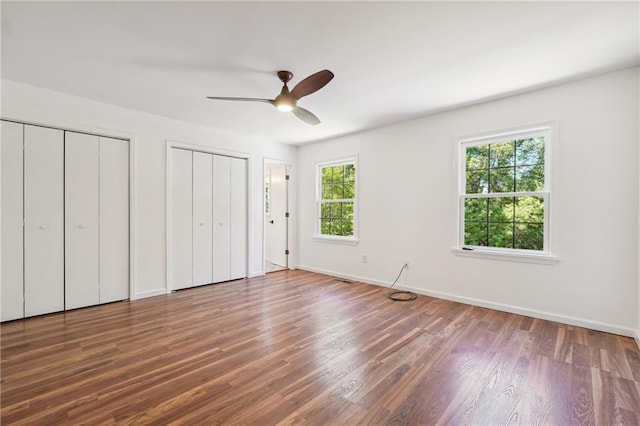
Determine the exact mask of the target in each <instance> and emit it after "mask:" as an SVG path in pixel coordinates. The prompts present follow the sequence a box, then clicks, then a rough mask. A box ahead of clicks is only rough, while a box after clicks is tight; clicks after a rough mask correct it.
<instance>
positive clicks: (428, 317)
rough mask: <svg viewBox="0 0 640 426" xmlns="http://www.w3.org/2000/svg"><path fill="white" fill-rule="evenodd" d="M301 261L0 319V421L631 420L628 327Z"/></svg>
mask: <svg viewBox="0 0 640 426" xmlns="http://www.w3.org/2000/svg"><path fill="white" fill-rule="evenodd" d="M386 291H387V289H384V288H381V287H377V286H372V285H367V284H363V283H357V282H355V283H346V282H343V281H340V280H337V279H335V278H333V277H329V276H326V275H320V274H315V273H310V272H304V271H281V272H275V273H272V274H269V275H267V276H263V277H256V278H252V279H248V280H238V281H232V282H228V283H221V284H215V285H208V286H201V287H197V288H193V289H188V290H182V291H178V292H174V293H172V294H169V295H166V296H158V297H154V298H149V299H143V300H139V301H134V302H121V303H113V304H108V305H102V306H96V307H91V308H86V309H78V310H74V311H68V312H61V313H57V314H51V315H46V316H41V317H36V318H29V319H26V320H18V321H11V322H7V323H3V324H2V325H1V326H0V338H1V357H0V369H1V385H2V386H1V389H0V406H1V407H0V421H1V422H2V424H3V425H9V424H125V425H128V424H136V425H137V424H229V425H246V424H259V425H272V424H283V425H284V424H296V425H299V424H311V425H320V424H322V425H329V424H330V425H340V424H345V425H355V424H376V425H378V424H411V425H414V424H419V425H430V424H471V425H476V424H482V425H499V424H521V425H533V424H538V425H548V424H558V425H564V424H596V425H613V424H635V425H637V424H640V351H639V350H638V348H637V346H636V345H635V343H634V342H633V340H632V339H629V338H626V337H621V336H616V335H611V334H607V333H600V332H596V331H593V330H587V329H583V328H579V327H574V326H568V325H563V324H559V323H555V322H549V321H544V320H540V319H535V318H529V317H524V316H520V315H513V314H509V313H505V312H499V311H494V310H491V309H486V308H480V307H475V306H469V305H465V304H462V303H456V302H449V301H445V300H440V299H435V298H431V297H426V296H419V297H418V298H417V299H416V300H415V301H412V302H393V301H391V300H389V299H387V298H386V297H385V293H386Z"/></svg>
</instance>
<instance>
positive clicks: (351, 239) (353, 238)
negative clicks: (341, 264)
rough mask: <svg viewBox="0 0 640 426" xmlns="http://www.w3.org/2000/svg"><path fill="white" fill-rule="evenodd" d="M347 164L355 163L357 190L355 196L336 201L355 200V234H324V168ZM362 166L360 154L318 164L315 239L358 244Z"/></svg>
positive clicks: (336, 200)
mask: <svg viewBox="0 0 640 426" xmlns="http://www.w3.org/2000/svg"><path fill="white" fill-rule="evenodd" d="M345 164H353V166H354V167H355V176H354V182H355V192H354V198H353V199H351V198H344V199H335V200H332V201H335V202H353V235H349V236H343V235H324V234H322V229H321V225H320V217H321V206H322V201H324V200H323V199H322V169H323V168H325V167H333V166H341V165H345ZM359 174H360V167H359V165H358V156H357V155H353V156H349V157H345V158H341V159H338V160H331V161H324V162H322V163H318V164H317V165H316V217H315V221H316V225H315V228H316V229H315V235H314V237H313V238H314V239H315V240H317V241H321V242H334V243H341V244H354V245H355V244H358V198H359V196H358V186H359V185H358V176H359Z"/></svg>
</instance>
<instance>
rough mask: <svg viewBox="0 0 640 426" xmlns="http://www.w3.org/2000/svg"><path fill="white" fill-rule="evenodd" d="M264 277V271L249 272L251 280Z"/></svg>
mask: <svg viewBox="0 0 640 426" xmlns="http://www.w3.org/2000/svg"><path fill="white" fill-rule="evenodd" d="M263 275H264V271H254V272H249V278H255V277H261V276H263Z"/></svg>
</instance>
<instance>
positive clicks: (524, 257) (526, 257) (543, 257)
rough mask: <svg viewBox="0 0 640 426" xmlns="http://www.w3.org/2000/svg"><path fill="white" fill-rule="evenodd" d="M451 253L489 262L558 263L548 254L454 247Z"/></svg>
mask: <svg viewBox="0 0 640 426" xmlns="http://www.w3.org/2000/svg"><path fill="white" fill-rule="evenodd" d="M451 251H452V252H453V254H455V255H456V256H462V257H475V258H478V259H491V260H506V261H509V262H524V263H538V264H543V265H553V264H555V263H557V262H559V261H560V258H559V257H557V256H552V255H549V254H533V253H507V252H504V251H500V252H499V251H490V250H478V249H473V250H463V249H461V248H458V247H455V248H452V249H451Z"/></svg>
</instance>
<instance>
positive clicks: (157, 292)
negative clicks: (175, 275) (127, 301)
mask: <svg viewBox="0 0 640 426" xmlns="http://www.w3.org/2000/svg"><path fill="white" fill-rule="evenodd" d="M169 293H171V291H169V290H167V289H165V288H161V289H158V290H150V291H143V292H142V293H138V294H136V299H146V298H148V297H155V296H164V295H166V294H169Z"/></svg>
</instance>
